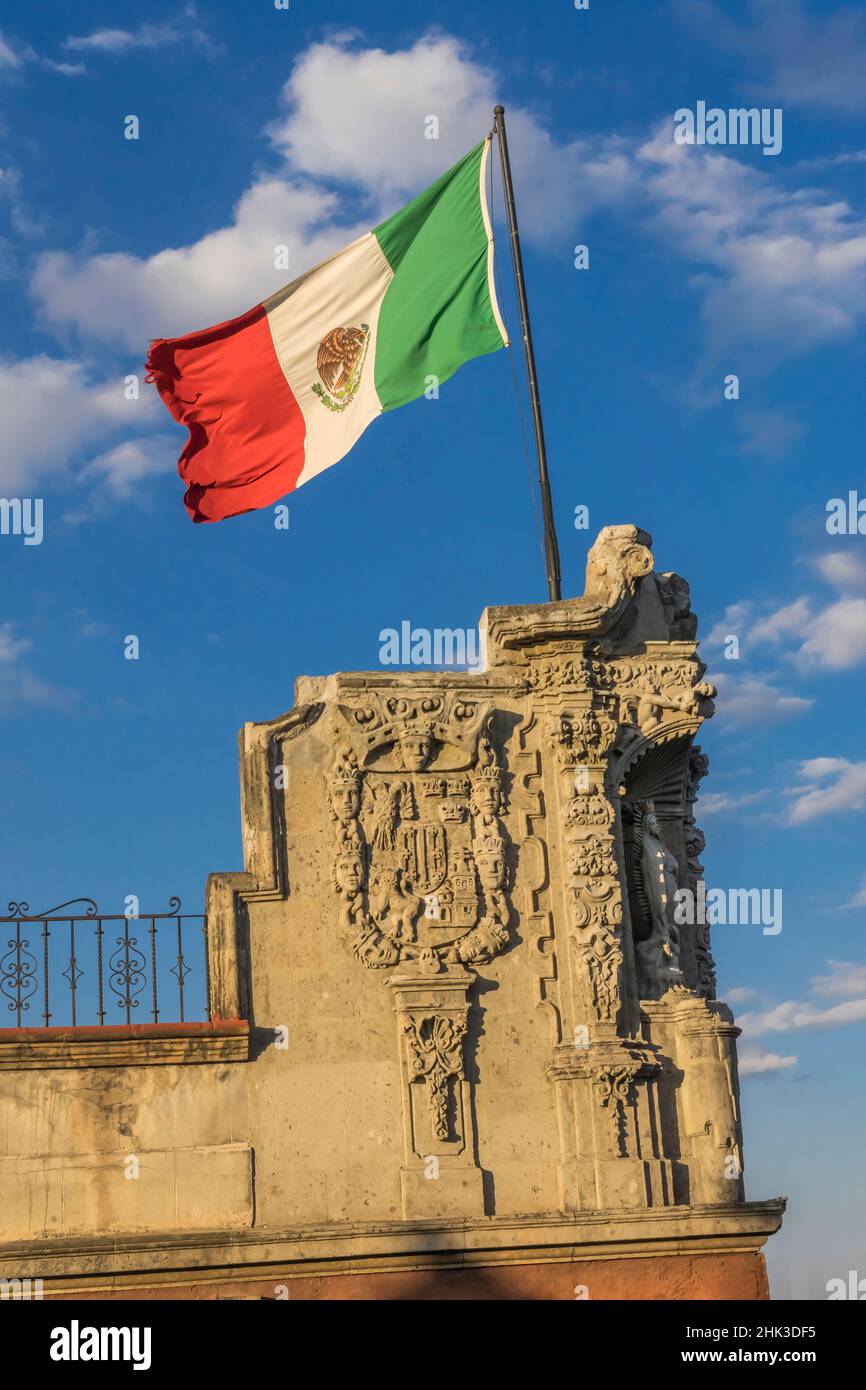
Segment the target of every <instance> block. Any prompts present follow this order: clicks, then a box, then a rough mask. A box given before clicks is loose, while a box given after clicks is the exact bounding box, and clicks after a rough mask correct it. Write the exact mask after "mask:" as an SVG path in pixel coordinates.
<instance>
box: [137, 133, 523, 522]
mask: <svg viewBox="0 0 866 1390" xmlns="http://www.w3.org/2000/svg"><path fill="white" fill-rule="evenodd" d="M489 155H490V138H489V137H488V138H487V139H486V140H483V141H482V142H481V144H480V145H477V146H476V147H475V149H474V150H471V151H470V153H469V154H467V155H466V156H465V157H464V158H463V159H461V160H460V161H459V163H457V164H455V165H454V168H453V169H450V170H449V171H448V173H447V174H443V175H442V177H441V178H439V179H437V181H436V182H435V183H434V184H433V185H432V186H431V187H430V188H428V189H427V191H426V192H425V193H422V194H420V196H419V197H417V198H415V199H414V201H413V202H411V203H409V204H408V205H407V206H406V207H404V208H402V209H401V210H400V211H399V212H396V213H395V214H394V215H393V217H389V218H388V220H387V221H386V222H383V223H382V224H381V226H379V227H376V228H375V229H374V230H373V231H372V232H368V233H367V235H366V236H362V237H359V238H358V240H357V241H353V242H352V244H351V245H350V246H347V247H346V248H345V250H343V251H340V252H338V253H337V255H336V256H332V257H331V258H330V260H327V261H324V262H323V263H322V264H321V265H318V266H316V267H315V269H313V270H310V271H308V272H307V274H306V275H302V276H301V277H300V279H298V280H294V281H293V282H292V283H291V284H290V285H287V286H286V287H285V289H282V290H279V291H278V292H277V293H276V294H274V295H271V297H270V299H266V300H265V301H264V303H262V304H257V305H256V307H255V308H254V309H250V310H249V311H248V312H247V313H245V314H241V316H240V317H239V318H236V319H230V320H229V321H228V322H226V323H219V324H217V325H216V326H215V327H214V328H205V329H202V330H200V331H199V332H197V333H189V334H187V335H186V336H185V337H183V338H160V339H158V340H157V341H155V342H154V343H152V344H151V349H150V353H149V356H148V359H147V371H148V378H147V379H148V380H149V381H153V382H154V383H155V384H156V388H157V390H158V391H159V394H160V396H161V397H162V399H163V401H164V402H165V404H166V406H167V407H168V409H169V410H170V411H171V413H172V415H173V416H174V418H175V419H176V420H178V421H179V422H180V423H181V424H184V425H186V426H187V428H188V430H189V436H190V437H189V440H188V441H187V444H186V447H185V448H184V450H183V453H182V454H181V456H180V459H179V461H178V470H179V472H180V475H181V477H182V478H183V479H184V481H185V482H186V484H187V490H186V495H185V497H184V502H185V504H186V509H187V511H188V512H189V514H190V516H191V517H192V519H193V521H221V520H222V519H223V518H224V517H227V516H237V515H238V514H239V513H240V512H247V511H250V510H251V509H253V508H255V507H266V506H268V505H269V504H270V503H273V502H275V501H276V500H277V499H278V498H280V497H283V496H285V494H286V493H287V492H292V491H293V490H294V489H295V488H296V487H300V485H301V484H302V483H306V482H308V481H309V479H310V478H314V477H315V476H316V474H317V473H321V472H323V471H324V469H326V468H330V467H331V465H332V464H334V463H337V462H338V461H339V460H340V459H341V458H343V456H344V455H345V454H347V453H348V452H349V450H350V449H351V447H352V445H353V444H354V443H355V441H356V440H357V439H358V438H359V436H360V435H361V434H363V432H364V430H365V429H366V428H367V426H368V425H369V424H370V421H371V420H374V419H375V418H376V416H377V415H381V413H382V412H383V411H385V410H393V409H394V407H395V406H398V405H404V404H405V403H406V402H407V401H412V400H415V399H416V397H418V396H422V395H423V394H424V392H425V391H426V390H427V389H428V387H429V386H430V385H431V381H430V378H431V377H435V378H436V379H437V381H439V382H443V381H447V379H448V378H449V377H450V376H452V375H453V373H454V372H456V370H457V368H458V367H459V366H460V365H461V364H462V363H463V362H468V361H469V359H470V358H472V357H478V356H480V355H481V354H482V353H486V352H494V351H495V350H496V349H497V348H500V347H503V346H505V345H507V343H508V338H507V335H506V332H505V326H504V324H503V322H502V318H501V316H500V313H499V308H498V305H497V302H496V292H495V290H494V285H493V231H492V228H491V225H490V213H489V210H488V206H487V196H486V189H485V175H486V170H487V161H488V158H489Z"/></svg>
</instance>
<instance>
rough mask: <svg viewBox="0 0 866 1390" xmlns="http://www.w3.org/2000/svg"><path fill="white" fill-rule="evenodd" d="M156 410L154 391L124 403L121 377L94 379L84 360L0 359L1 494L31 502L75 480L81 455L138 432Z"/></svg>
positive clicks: (42, 357)
mask: <svg viewBox="0 0 866 1390" xmlns="http://www.w3.org/2000/svg"><path fill="white" fill-rule="evenodd" d="M157 410H158V402H157V401H156V400H155V398H154V397H153V395H152V393H144V394H143V395H142V398H141V399H140V400H139V401H127V400H126V399H125V398H124V391H123V378H122V376H121V375H120V374H119V373H118V375H117V377H116V378H114V379H113V380H111V379H109V380H103V381H95V380H93V379H92V377H91V376H90V374H89V373H88V371H87V370H86V369H85V367H83V366H82V364H81V363H80V362H73V361H64V360H61V359H58V358H53V357H47V356H45V355H40V356H38V357H29V358H24V359H22V360H20V361H17V362H14V361H13V362H10V361H5V362H4V361H0V432H2V439H3V449H2V451H0V491H2V493H3V495H5V496H18V495H23V496H28V497H31V496H34V495H37V494H38V492H39V490H40V489H41V488H42V487H43V486H44V485H45V484H46V483H50V482H51V481H52V480H54V481H58V480H60V481H63V480H65V481H70V480H71V479H72V477H73V476H74V475H73V473H72V469H71V464H72V462H73V460H74V459H75V458H76V456H77V455H78V453H79V452H80V451H81V450H82V449H85V448H88V447H92V446H93V445H97V444H102V443H103V441H107V440H108V439H109V438H110V437H111V435H112V434H114V435H117V434H120V433H121V432H129V431H131V430H135V429H141V428H142V427H144V426H146V425H148V424H149V423H150V422H151V420H152V419H153V418H154V416H155V415H156V414H157Z"/></svg>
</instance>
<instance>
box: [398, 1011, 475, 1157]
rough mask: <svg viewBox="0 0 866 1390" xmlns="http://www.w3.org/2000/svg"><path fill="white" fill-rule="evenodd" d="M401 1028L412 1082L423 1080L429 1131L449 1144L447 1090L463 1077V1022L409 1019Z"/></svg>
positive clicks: (429, 1018) (438, 1018) (435, 1018)
mask: <svg viewBox="0 0 866 1390" xmlns="http://www.w3.org/2000/svg"><path fill="white" fill-rule="evenodd" d="M403 1028H404V1032H405V1035H406V1047H407V1050H408V1054H409V1070H410V1075H411V1077H412V1080H414V1081H418V1080H423V1081H424V1082H425V1083H426V1086H427V1104H428V1109H429V1112H430V1127H431V1129H432V1131H433V1134H434V1136H435V1137H436V1138H437V1139H440V1140H448V1139H450V1137H451V1125H450V1122H449V1116H448V1108H449V1088H450V1085H451V1080H452V1078H453V1077H459V1076H462V1075H463V1039H464V1038H465V1036H466V1023H465V1020H463V1019H455V1018H448V1017H447V1016H436V1015H434V1016H432V1017H428V1018H408V1019H407V1020H406V1021H405V1023H404V1025H403Z"/></svg>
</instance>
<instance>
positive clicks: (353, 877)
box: [334, 852, 366, 898]
mask: <svg viewBox="0 0 866 1390" xmlns="http://www.w3.org/2000/svg"><path fill="white" fill-rule="evenodd" d="M334 877H335V878H336V880H337V887H338V888H339V890H340V892H341V893H344V894H345V895H346V896H347V897H349V898H354V897H355V896H356V895H357V894H358V893H360V891H361V889H362V888H363V886H364V879H365V877H366V870H365V867H364V861H363V859H362V858H361V856H360V854H353V853H351V852H350V853H346V854H340V855H338V857H337V860H336V863H335V864H334Z"/></svg>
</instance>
